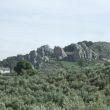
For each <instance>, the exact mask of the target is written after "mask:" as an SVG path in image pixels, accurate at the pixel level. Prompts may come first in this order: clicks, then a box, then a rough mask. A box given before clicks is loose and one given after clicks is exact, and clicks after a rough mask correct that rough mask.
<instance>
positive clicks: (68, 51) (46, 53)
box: [0, 41, 110, 69]
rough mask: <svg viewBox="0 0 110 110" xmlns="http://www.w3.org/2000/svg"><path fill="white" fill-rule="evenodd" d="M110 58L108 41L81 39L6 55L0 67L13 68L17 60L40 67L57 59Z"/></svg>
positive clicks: (72, 60)
mask: <svg viewBox="0 0 110 110" xmlns="http://www.w3.org/2000/svg"><path fill="white" fill-rule="evenodd" d="M103 58H105V59H110V43H108V42H92V41H82V42H78V43H76V44H74V43H73V44H70V45H67V46H65V47H64V48H61V47H59V46H56V47H54V49H52V48H50V47H49V46H48V45H44V46H41V47H40V48H38V49H37V50H32V51H31V52H30V53H28V54H26V55H17V56H13V57H8V58H6V59H4V60H2V61H0V67H9V68H10V69H13V68H14V66H15V65H16V63H17V62H18V61H21V60H27V61H29V62H31V63H32V65H33V66H34V67H35V68H40V67H42V66H43V65H44V64H45V63H49V62H51V61H53V60H54V61H58V60H64V61H65V60H66V61H71V62H77V61H78V60H79V59H83V60H85V61H93V60H97V59H103Z"/></svg>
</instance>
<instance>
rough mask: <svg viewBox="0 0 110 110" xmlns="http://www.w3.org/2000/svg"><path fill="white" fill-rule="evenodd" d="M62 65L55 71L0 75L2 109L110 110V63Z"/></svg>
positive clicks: (66, 63) (0, 105) (0, 107)
mask: <svg viewBox="0 0 110 110" xmlns="http://www.w3.org/2000/svg"><path fill="white" fill-rule="evenodd" d="M59 65H60V67H59V68H61V69H59V70H58V71H57V68H56V71H57V72H55V73H54V71H53V72H52V73H51V72H46V71H42V70H37V71H36V74H34V75H30V74H29V75H28V74H24V75H18V74H15V73H12V74H10V75H0V110H110V63H107V62H92V63H90V64H85V65H83V66H82V65H78V64H77V63H72V62H71V63H70V62H58V66H59ZM48 68H49V67H48Z"/></svg>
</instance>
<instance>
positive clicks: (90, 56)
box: [79, 42, 98, 61]
mask: <svg viewBox="0 0 110 110" xmlns="http://www.w3.org/2000/svg"><path fill="white" fill-rule="evenodd" d="M79 45H80V46H81V47H82V49H83V58H84V59H85V60H88V61H92V60H96V59H97V58H98V55H97V54H96V53H95V52H94V51H93V50H91V49H90V48H88V47H87V46H86V44H85V43H83V42H82V43H79Z"/></svg>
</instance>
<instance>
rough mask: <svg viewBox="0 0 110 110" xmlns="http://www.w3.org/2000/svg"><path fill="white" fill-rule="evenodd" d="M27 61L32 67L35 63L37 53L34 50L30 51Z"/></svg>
mask: <svg viewBox="0 0 110 110" xmlns="http://www.w3.org/2000/svg"><path fill="white" fill-rule="evenodd" d="M28 60H29V61H30V62H31V63H32V65H33V66H35V65H36V63H37V52H36V51H35V50H33V51H31V52H30V53H29V55H28Z"/></svg>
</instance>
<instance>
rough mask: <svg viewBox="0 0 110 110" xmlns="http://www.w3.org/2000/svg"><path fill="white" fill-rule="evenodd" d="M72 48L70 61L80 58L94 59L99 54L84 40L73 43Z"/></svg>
mask: <svg viewBox="0 0 110 110" xmlns="http://www.w3.org/2000/svg"><path fill="white" fill-rule="evenodd" d="M72 48H73V49H72ZM71 50H73V51H72V52H70V53H71V54H68V60H69V61H78V60H79V59H84V60H86V61H92V60H95V59H97V58H98V55H97V54H96V53H95V52H94V51H93V50H92V49H90V48H89V47H88V46H87V45H86V44H85V43H84V42H80V43H77V44H72V47H71Z"/></svg>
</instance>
